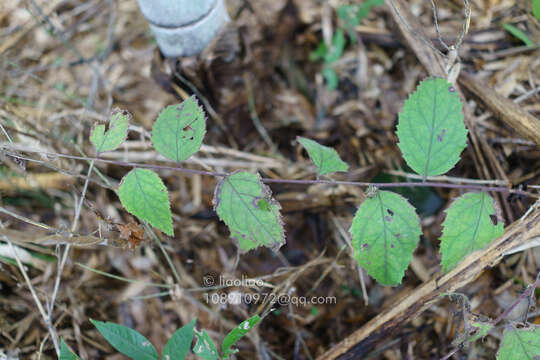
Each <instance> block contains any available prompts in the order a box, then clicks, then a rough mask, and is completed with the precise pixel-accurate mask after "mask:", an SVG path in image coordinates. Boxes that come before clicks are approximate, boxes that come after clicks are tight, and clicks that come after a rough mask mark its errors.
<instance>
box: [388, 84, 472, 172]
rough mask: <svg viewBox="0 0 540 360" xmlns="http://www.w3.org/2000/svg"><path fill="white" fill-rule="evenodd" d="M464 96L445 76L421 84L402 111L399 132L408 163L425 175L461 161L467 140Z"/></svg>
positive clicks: (400, 146) (449, 167)
mask: <svg viewBox="0 0 540 360" xmlns="http://www.w3.org/2000/svg"><path fill="white" fill-rule="evenodd" d="M461 108H462V106H461V100H460V99H459V96H458V95H457V94H456V92H455V90H454V88H453V87H452V85H451V84H450V83H449V82H447V81H446V80H445V79H441V78H430V79H427V80H424V81H422V82H421V83H420V85H418V87H417V89H416V91H415V92H414V93H412V94H411V96H410V97H409V98H408V99H407V100H406V101H405V105H404V106H403V110H402V111H401V113H400V114H399V123H398V126H397V136H398V138H399V144H398V145H399V148H400V149H401V152H402V153H403V157H404V158H405V161H406V162H407V164H408V165H409V166H410V167H411V168H412V169H413V170H414V171H416V173H418V174H420V175H422V176H424V177H425V176H433V175H441V174H444V173H446V172H447V171H448V170H450V169H451V168H453V167H454V165H455V164H456V163H457V162H458V161H459V156H460V154H461V151H463V149H464V148H465V146H466V144H467V129H466V128H465V125H464V123H463V114H462V112H461Z"/></svg>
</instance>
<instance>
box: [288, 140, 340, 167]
mask: <svg viewBox="0 0 540 360" xmlns="http://www.w3.org/2000/svg"><path fill="white" fill-rule="evenodd" d="M296 140H298V142H299V143H300V144H302V146H303V147H304V148H305V149H306V151H307V152H308V154H309V157H310V159H311V161H313V163H314V164H315V166H316V167H317V170H318V172H319V175H324V174H329V173H333V172H336V171H347V170H348V169H349V166H348V165H347V163H345V162H344V161H343V160H341V158H340V157H339V155H338V153H337V152H336V150H334V149H332V148H331V147H328V146H324V145H321V144H319V143H318V142H316V141H313V140H311V139H307V138H304V137H301V136H298V137H297V138H296Z"/></svg>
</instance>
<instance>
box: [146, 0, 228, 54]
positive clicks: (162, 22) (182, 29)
mask: <svg viewBox="0 0 540 360" xmlns="http://www.w3.org/2000/svg"><path fill="white" fill-rule="evenodd" d="M137 1H138V3H139V7H140V9H141V12H142V13H143V15H144V17H145V18H146V20H148V22H149V24H150V29H151V30H152V32H153V33H154V36H155V37H156V40H157V44H158V46H159V48H160V50H161V52H162V53H163V55H165V56H167V57H177V56H192V55H197V54H199V53H200V52H202V51H203V50H204V48H205V47H206V46H207V45H208V43H210V41H212V39H213V38H214V37H215V36H216V35H217V33H218V32H219V30H220V29H221V27H222V26H223V25H224V24H225V23H227V22H228V21H229V20H230V19H229V15H228V14H227V8H226V6H225V2H224V0H137Z"/></svg>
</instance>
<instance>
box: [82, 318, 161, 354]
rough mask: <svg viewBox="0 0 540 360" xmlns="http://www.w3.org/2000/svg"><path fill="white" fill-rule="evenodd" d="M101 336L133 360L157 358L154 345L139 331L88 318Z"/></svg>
mask: <svg viewBox="0 0 540 360" xmlns="http://www.w3.org/2000/svg"><path fill="white" fill-rule="evenodd" d="M90 321H91V322H92V324H94V326H95V327H96V328H97V329H98V331H99V332H100V333H101V335H103V337H104V338H105V339H106V340H107V341H108V342H109V344H111V345H112V347H114V348H115V349H116V350H118V351H120V352H121V353H122V354H124V355H126V356H128V357H130V358H132V359H133V360H157V359H158V353H157V351H156V349H155V348H154V345H152V343H151V342H150V341H148V339H147V338H145V337H144V336H142V335H141V334H140V333H139V332H137V331H135V330H133V329H130V328H128V327H126V326H122V325H119V324H115V323H112V322H109V321H107V322H102V321H97V320H92V319H90Z"/></svg>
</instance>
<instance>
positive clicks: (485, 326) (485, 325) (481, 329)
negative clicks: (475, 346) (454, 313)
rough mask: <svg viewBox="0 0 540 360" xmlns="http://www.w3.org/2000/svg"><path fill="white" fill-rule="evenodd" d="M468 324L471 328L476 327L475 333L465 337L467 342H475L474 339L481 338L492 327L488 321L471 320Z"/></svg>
mask: <svg viewBox="0 0 540 360" xmlns="http://www.w3.org/2000/svg"><path fill="white" fill-rule="evenodd" d="M470 325H471V326H472V327H473V328H476V329H477V330H476V334H474V335H473V336H471V337H470V338H469V339H467V342H470V343H472V342H475V341H476V340H478V339H480V338H483V337H484V336H486V335H487V334H488V332H489V331H490V330H491V329H492V328H493V325H492V324H491V323H490V322H485V321H471V322H470Z"/></svg>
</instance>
